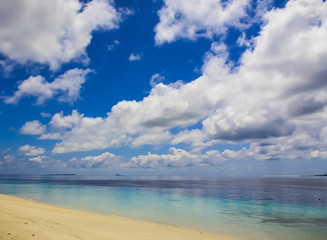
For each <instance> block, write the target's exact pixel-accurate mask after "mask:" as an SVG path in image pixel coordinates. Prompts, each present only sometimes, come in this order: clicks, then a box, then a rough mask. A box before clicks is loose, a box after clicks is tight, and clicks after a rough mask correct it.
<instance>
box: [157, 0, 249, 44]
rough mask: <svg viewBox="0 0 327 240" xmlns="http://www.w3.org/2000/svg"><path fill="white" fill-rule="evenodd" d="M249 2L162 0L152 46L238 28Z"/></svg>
mask: <svg viewBox="0 0 327 240" xmlns="http://www.w3.org/2000/svg"><path fill="white" fill-rule="evenodd" d="M249 2H250V0H233V1H220V0H188V1H184V0H164V6H163V7H162V8H161V9H160V10H159V12H158V15H159V18H160V22H159V23H158V24H157V26H156V27H155V32H156V35H155V40H156V44H159V45H160V44H163V43H165V42H168V43H169V42H172V41H175V40H177V39H179V38H187V39H191V40H194V39H196V38H198V37H207V38H212V37H213V36H214V35H221V34H225V33H226V31H227V30H228V27H230V26H234V27H241V26H242V25H243V24H241V22H240V20H241V19H242V18H244V17H246V16H247V8H248V6H249Z"/></svg>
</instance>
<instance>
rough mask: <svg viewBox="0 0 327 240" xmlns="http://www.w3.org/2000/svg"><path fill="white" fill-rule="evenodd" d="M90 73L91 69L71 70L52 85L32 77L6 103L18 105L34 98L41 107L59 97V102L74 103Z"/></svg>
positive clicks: (42, 78)
mask: <svg viewBox="0 0 327 240" xmlns="http://www.w3.org/2000/svg"><path fill="white" fill-rule="evenodd" d="M90 72H91V70H90V69H86V70H83V69H78V68H75V69H71V70H68V71H67V72H65V73H64V74H62V75H60V76H59V77H58V78H56V79H55V80H54V81H52V82H51V83H49V82H47V81H46V80H45V79H44V77H42V76H40V75H38V76H35V77H34V76H31V77H29V78H28V79H26V80H24V81H23V82H21V83H20V84H19V86H18V90H17V91H16V92H15V94H14V95H13V96H12V97H5V98H4V102H5V103H6V104H17V103H18V102H19V101H20V100H21V99H22V98H23V97H28V96H32V97H36V98H37V102H36V103H37V104H38V105H40V104H43V103H44V102H45V101H46V100H49V99H52V98H54V97H55V96H58V101H61V102H69V103H72V102H74V101H76V100H77V99H78V97H79V95H80V90H81V87H82V84H83V83H84V82H85V77H86V75H87V74H88V73H90Z"/></svg>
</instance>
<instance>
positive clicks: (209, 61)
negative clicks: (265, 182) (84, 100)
mask: <svg viewBox="0 0 327 240" xmlns="http://www.w3.org/2000/svg"><path fill="white" fill-rule="evenodd" d="M185 4H186V3H185ZM230 4H232V3H230ZM326 13H327V3H326V2H324V1H314V2H312V1H309V0H297V1H293V0H291V1H289V2H288V3H287V5H286V7H285V8H281V9H273V10H271V11H270V12H268V13H266V14H265V15H264V18H265V25H264V26H263V27H262V29H261V31H260V33H259V35H258V36H257V37H255V38H253V39H252V40H251V47H249V49H248V50H247V51H246V52H245V53H244V54H243V55H242V57H241V59H240V62H239V66H238V67H237V68H232V66H231V64H229V63H228V62H227V59H228V51H227V50H228V49H227V48H226V46H225V45H224V44H221V43H215V42H214V43H213V44H212V47H211V50H210V51H209V52H208V53H207V54H206V56H205V61H204V64H203V67H202V76H201V77H199V78H198V79H195V80H194V81H192V82H189V83H185V84H184V83H182V82H178V83H175V84H169V85H165V84H163V83H158V84H156V85H155V86H154V87H153V89H152V90H151V92H150V94H149V95H148V96H147V97H145V98H144V99H143V100H142V101H138V102H137V101H121V102H119V103H118V104H116V105H115V106H113V107H112V109H111V111H110V112H109V113H108V114H107V116H106V117H97V118H92V117H85V116H83V114H79V113H77V112H76V113H74V114H75V115H76V119H78V121H75V120H74V121H68V120H67V122H69V124H68V123H67V125H68V127H67V128H66V129H65V130H64V131H63V132H60V131H61V130H58V129H62V128H60V125H55V124H54V126H53V129H52V130H51V132H50V133H52V134H55V133H58V132H60V136H61V140H62V141H61V142H59V143H58V144H57V145H56V146H55V148H54V150H53V152H54V153H64V152H72V151H86V150H91V149H105V148H108V147H119V146H124V145H127V146H140V145H143V144H149V143H151V142H152V143H153V144H160V143H162V142H170V143H171V144H181V143H187V144H190V145H191V146H192V147H194V148H198V150H199V151H200V150H201V151H202V150H203V149H204V148H205V147H208V146H213V145H215V144H219V143H221V142H226V141H227V142H228V143H249V145H250V147H249V148H248V149H246V150H241V152H239V153H242V154H243V156H246V157H249V158H254V159H258V160H278V159H285V158H287V159H297V158H307V157H308V158H314V157H317V156H318V157H323V156H324V154H323V153H324V152H326V151H327V147H326V146H327V137H326V136H327V127H326V122H327V117H326V116H327V109H326V106H327V97H326V94H325V93H326V90H327V84H326V81H325V80H326V78H325V77H326V73H327V70H326V64H327V41H326V39H327V14H326ZM226 62H227V64H226ZM72 115H73V114H72ZM60 118H65V116H63V115H60ZM194 124H196V126H197V127H196V129H193V130H188V129H187V128H188V127H189V126H192V127H193V128H194ZM49 126H51V124H49ZM176 128H177V129H178V131H179V130H180V129H183V131H180V133H178V134H177V135H174V134H173V132H176V131H171V129H175V130H176ZM48 133H49V132H46V134H48ZM183 151H184V150H183ZM183 151H182V150H178V149H176V148H172V149H171V153H170V154H166V155H167V156H166V155H156V154H152V153H150V154H148V155H144V156H143V155H141V156H139V157H135V158H133V159H134V160H133V161H131V163H130V164H131V165H135V166H137V165H138V166H141V165H142V166H143V165H144V166H161V165H162V166H176V165H184V166H187V165H188V164H194V162H196V161H197V160H196V159H197V157H199V156H200V155H201V156H200V157H201V158H199V159H204V157H203V156H202V155H205V154H208V155H209V154H213V155H214V154H215V152H207V153H204V154H199V153H195V152H193V151H192V152H183ZM316 151H319V153H320V152H321V153H322V154H318V152H316ZM217 154H218V153H217ZM219 154H220V155H224V154H223V153H219ZM233 154H234V153H233V152H225V155H226V156H227V155H229V156H230V157H231V158H236V157H235V156H234V157H232V155H233ZM220 155H217V157H216V159H224V158H221V157H220ZM236 156H237V154H236ZM174 159H175V160H174ZM176 159H177V160H176ZM212 159H213V158H212ZM207 161H209V160H207Z"/></svg>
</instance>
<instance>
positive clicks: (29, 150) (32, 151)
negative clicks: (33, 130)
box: [19, 144, 45, 156]
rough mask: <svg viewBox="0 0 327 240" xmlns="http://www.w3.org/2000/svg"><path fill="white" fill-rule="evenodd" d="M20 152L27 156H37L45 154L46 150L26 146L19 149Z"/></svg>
mask: <svg viewBox="0 0 327 240" xmlns="http://www.w3.org/2000/svg"><path fill="white" fill-rule="evenodd" d="M19 151H20V152H23V153H24V155H25V156H37V155H41V154H43V153H45V149H44V148H37V147H35V146H30V145H28V144H27V145H24V146H21V147H20V148H19Z"/></svg>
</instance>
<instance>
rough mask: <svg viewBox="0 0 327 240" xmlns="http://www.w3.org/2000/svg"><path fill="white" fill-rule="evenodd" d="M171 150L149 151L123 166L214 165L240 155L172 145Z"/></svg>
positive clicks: (226, 151) (232, 152) (228, 151)
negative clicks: (163, 151)
mask: <svg viewBox="0 0 327 240" xmlns="http://www.w3.org/2000/svg"><path fill="white" fill-rule="evenodd" d="M169 152H170V153H169V154H161V155H158V154H152V153H150V152H149V153H148V154H147V155H139V156H137V157H133V158H132V159H131V160H130V161H129V162H128V163H126V164H122V166H123V167H132V168H139V167H141V168H158V167H186V166H208V165H210V166H214V165H219V164H220V163H222V162H224V161H227V160H230V159H236V158H237V157H239V153H237V152H234V151H232V150H225V151H224V152H222V153H220V152H219V151H217V150H211V151H207V152H206V153H204V154H201V153H191V152H187V151H185V150H183V149H177V148H175V147H171V148H170V149H169Z"/></svg>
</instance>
